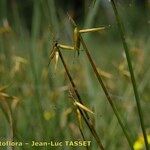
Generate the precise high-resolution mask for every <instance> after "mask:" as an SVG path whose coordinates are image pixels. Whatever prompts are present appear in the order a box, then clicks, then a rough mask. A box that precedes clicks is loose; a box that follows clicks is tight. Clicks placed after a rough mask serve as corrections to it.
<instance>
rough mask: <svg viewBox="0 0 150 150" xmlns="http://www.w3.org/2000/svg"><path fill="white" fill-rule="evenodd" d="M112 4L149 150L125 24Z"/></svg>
mask: <svg viewBox="0 0 150 150" xmlns="http://www.w3.org/2000/svg"><path fill="white" fill-rule="evenodd" d="M111 4H112V7H113V10H114V13H115V17H116V21H117V24H118V29H119V32H120V36H121V39H122V43H123V47H124V50H125V54H126V59H127V63H128V67H129V71H130V76H131V81H132V86H133V90H134V95H135V100H136V104H137V110H138V115H139V119H140V124H141V128H142V132H143V136H144V142H145V146H146V150H148V149H149V148H148V140H147V136H146V131H145V126H144V119H143V114H142V108H141V104H140V98H139V94H138V90H137V85H136V81H135V76H134V72H133V67H132V63H131V58H130V54H129V48H128V46H127V42H126V37H125V29H124V25H123V23H122V21H121V19H120V17H119V13H118V10H117V7H116V4H115V1H114V0H111Z"/></svg>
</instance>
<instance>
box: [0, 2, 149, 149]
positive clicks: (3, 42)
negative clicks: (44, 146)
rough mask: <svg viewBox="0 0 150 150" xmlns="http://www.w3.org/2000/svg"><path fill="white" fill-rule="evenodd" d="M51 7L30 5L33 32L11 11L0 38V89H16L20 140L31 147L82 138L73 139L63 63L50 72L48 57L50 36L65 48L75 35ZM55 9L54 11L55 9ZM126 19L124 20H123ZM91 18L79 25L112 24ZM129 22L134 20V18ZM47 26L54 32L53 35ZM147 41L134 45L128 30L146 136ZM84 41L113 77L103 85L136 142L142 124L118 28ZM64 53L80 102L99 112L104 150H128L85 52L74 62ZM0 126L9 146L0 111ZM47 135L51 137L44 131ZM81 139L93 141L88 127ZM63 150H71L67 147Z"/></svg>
mask: <svg viewBox="0 0 150 150" xmlns="http://www.w3.org/2000/svg"><path fill="white" fill-rule="evenodd" d="M3 2H4V1H3ZM50 3H51V2H49V3H48V2H47V1H39V2H38V3H37V2H36V1H35V2H34V3H33V7H34V9H33V17H32V28H31V33H28V31H27V30H26V28H25V27H24V24H23V22H22V21H21V18H20V17H19V12H17V10H16V9H14V11H13V15H12V16H13V18H12V20H13V21H10V22H11V23H10V24H9V25H10V27H11V31H9V32H6V33H0V86H3V85H8V84H9V83H12V84H11V85H10V87H9V88H8V89H6V91H7V93H9V95H12V96H16V97H18V98H19V102H18V104H17V105H16V108H15V109H13V108H14V107H13V105H14V104H13V103H12V101H10V106H11V109H12V113H13V120H14V122H15V123H14V124H15V130H14V131H15V134H14V135H15V136H14V139H15V140H20V141H22V140H23V141H27V142H28V141H32V140H33V139H34V140H44V139H45V140H47V139H49V140H52V139H57V140H66V139H67V140H68V139H77V138H81V135H80V133H79V132H76V131H78V128H77V122H76V119H75V116H74V114H73V112H71V111H67V110H68V109H69V108H71V107H72V105H71V102H70V100H69V97H68V91H67V88H68V87H70V85H69V82H68V79H67V76H66V75H65V72H64V69H63V67H62V65H61V63H58V68H57V70H54V68H53V65H51V66H50V68H48V67H47V64H48V61H49V60H48V54H49V51H50V48H51V43H52V37H51V33H50V31H49V30H54V33H57V32H58V31H59V33H57V34H58V35H61V36H60V37H59V39H60V41H66V42H68V43H69V42H70V40H68V38H66V34H67V35H69V36H70V33H71V31H70V30H69V29H70V28H68V27H69V26H70V24H69V23H68V20H67V17H66V16H63V15H62V16H63V17H64V18H59V17H58V18H57V15H60V14H57V15H56V13H57V12H56V10H57V7H56V8H55V7H51V6H52V5H54V6H55V4H54V1H53V2H52V4H50ZM96 3H97V2H96ZM96 3H95V5H96ZM16 5H17V4H16ZM97 5H98V4H97ZM97 5H96V7H97ZM1 8H6V7H5V3H1ZM51 8H54V10H52V9H51ZM93 9H94V8H93ZM120 9H121V10H123V11H125V10H124V9H123V7H122V6H120ZM130 9H131V8H130ZM1 11H2V12H3V13H2V14H3V16H1V22H0V27H5V26H4V25H3V19H6V18H7V15H6V14H7V13H6V11H7V9H3V10H2V9H1ZM90 11H91V12H90V13H93V14H90V16H94V15H96V14H98V13H99V11H98V9H96V10H95V11H97V13H96V12H95V11H93V12H92V10H90ZM123 15H124V14H123V13H122V17H123ZM90 16H89V17H87V18H90V19H88V20H87V21H86V22H85V23H82V24H84V25H85V26H86V25H87V26H88V27H91V25H92V26H99V25H101V24H106V25H108V21H106V20H105V19H104V18H103V19H102V20H100V21H98V23H96V22H95V19H94V17H93V19H92V17H90ZM97 17H100V18H101V17H102V14H99V15H96V18H97ZM125 19H130V16H129V17H128V18H125ZM8 23H9V20H8ZM86 23H87V24H86ZM100 23H101V24H100ZM129 23H130V22H129ZM64 24H65V25H64ZM109 24H110V23H109ZM49 26H50V27H51V29H49ZM126 27H127V30H128V28H129V29H130V25H128V24H126ZM62 28H64V30H65V32H66V31H67V33H65V35H64V31H62ZM144 35H145V33H144V31H143V34H142V33H141V34H140V35H139V36H137V37H136V38H134V37H135V36H134V35H133V34H132V30H130V33H129V36H128V43H129V46H130V50H131V54H132V58H133V62H132V63H133V67H134V70H135V75H136V79H137V83H138V89H139V91H140V95H141V104H142V108H143V111H144V112H143V114H144V120H145V124H146V129H147V131H148V132H149V124H150V119H149V113H150V106H149V97H150V94H149V90H150V84H149V82H148V81H149V79H150V78H149V74H150V67H149V66H150V64H149V55H150V52H149V48H150V46H149V44H148V43H149V39H148V38H147V39H146V40H145V36H144ZM85 39H86V40H85V41H86V42H87V45H88V47H89V49H90V50H91V54H92V56H93V58H94V59H95V61H96V63H97V65H98V67H99V69H101V70H103V71H105V72H108V73H109V74H111V77H110V78H108V77H105V76H103V80H104V82H105V84H106V86H107V88H108V89H109V92H110V94H111V96H112V98H113V99H114V102H115V104H116V106H117V107H118V109H119V111H120V113H121V115H122V116H123V118H124V119H125V120H124V121H125V122H126V125H127V128H128V130H129V131H130V133H131V135H132V139H133V141H135V140H136V139H137V138H138V136H139V135H140V134H141V133H140V124H139V123H138V118H137V115H136V105H135V101H134V95H133V92H132V88H131V86H130V79H129V76H128V69H127V64H126V61H125V57H124V53H123V48H122V46H121V42H120V40H119V38H118V31H117V29H116V27H115V24H114V23H111V27H110V29H108V30H106V31H105V32H103V33H95V34H94V35H89V36H88V37H85ZM63 54H64V56H65V59H66V61H67V63H68V66H69V69H70V70H71V72H72V76H73V78H74V81H75V83H76V84H77V87H78V90H79V91H80V94H81V96H82V98H83V100H84V101H85V102H86V104H87V105H88V106H89V107H90V108H91V109H94V111H95V124H96V128H97V131H98V132H99V134H100V136H101V138H102V139H103V143H104V145H105V147H106V149H111V150H116V149H119V150H121V149H123V150H124V149H128V145H127V142H126V140H125V138H124V136H123V133H122V131H121V129H120V127H119V126H118V122H117V120H116V118H115V116H114V115H113V112H112V110H111V108H110V106H109V105H108V103H107V101H106V100H105V95H104V94H103V92H102V91H101V92H100V91H99V85H98V83H97V81H96V79H95V75H94V74H93V72H92V69H91V67H90V66H89V64H88V61H87V59H86V58H85V57H84V55H85V54H84V53H83V52H81V54H80V58H78V57H75V58H74V54H73V53H69V54H68V52H63ZM52 63H53V62H52ZM66 112H68V113H66ZM41 120H42V121H41ZM43 120H44V121H43ZM0 122H2V123H1V124H0V137H1V139H0V140H5V139H7V138H8V136H7V135H8V134H7V133H8V132H9V130H8V128H7V122H6V120H5V116H4V114H3V112H2V111H0ZM42 124H44V125H43V126H44V127H43V128H42V127H41V126H42ZM43 129H44V131H45V132H46V133H47V134H45V133H44V132H43ZM42 133H43V135H42ZM84 133H85V136H86V137H89V140H93V139H92V137H91V135H90V133H89V132H88V130H87V129H86V128H85V129H84ZM96 148H97V147H96V143H95V142H94V141H93V142H92V146H91V149H96ZM4 149H5V148H4ZM25 149H26V147H25ZM35 149H38V148H37V147H36V148H35ZM39 149H41V148H39ZM64 149H70V147H69V148H68V147H65V148H64ZM77 149H79V148H77ZM81 149H82V148H81Z"/></svg>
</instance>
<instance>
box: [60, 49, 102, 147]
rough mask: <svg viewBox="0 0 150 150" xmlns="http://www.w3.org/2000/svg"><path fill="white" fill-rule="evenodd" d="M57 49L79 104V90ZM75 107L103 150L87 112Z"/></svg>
mask: <svg viewBox="0 0 150 150" xmlns="http://www.w3.org/2000/svg"><path fill="white" fill-rule="evenodd" d="M57 51H58V53H59V56H60V59H61V62H62V64H63V66H64V69H65V71H66V74H67V76H68V78H69V81H70V83H71V85H72V88H73V90H74V92H75V94H76V96H77V98H78V100H79V102H80V103H81V104H83V102H82V99H81V97H80V95H79V92H78V90H77V88H76V85H75V83H74V81H73V79H72V77H71V74H70V72H69V70H68V67H67V65H66V63H65V61H64V58H63V55H62V53H61V51H60V50H59V48H58V49H57ZM77 108H78V110H79V112H80V114H81V116H82V117H83V120H84V121H85V123H86V125H87V126H88V128H89V129H90V131H91V133H92V135H93V137H94V138H95V140H96V142H97V144H98V146H99V148H100V149H101V150H104V147H103V145H102V142H101V140H100V138H99V136H98V134H97V132H96V130H95V128H94V126H93V125H92V124H91V122H90V118H89V115H88V114H87V112H86V111H84V110H83V111H82V110H81V108H80V107H79V106H77Z"/></svg>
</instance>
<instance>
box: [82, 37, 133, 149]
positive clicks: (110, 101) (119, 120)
mask: <svg viewBox="0 0 150 150" xmlns="http://www.w3.org/2000/svg"><path fill="white" fill-rule="evenodd" d="M80 39H81V43H82V45H83V48H84V50H85V52H86V55H87V57H88V59H89V62H90V64H91V66H92V68H93V70H94V73H95V74H96V77H97V79H98V81H99V83H100V85H101V87H102V89H103V91H104V93H105V95H106V97H107V100H108V102H109V103H110V105H111V107H112V109H113V111H114V114H115V115H116V117H117V119H118V122H119V124H120V126H121V128H122V130H123V132H124V134H125V136H126V139H127V141H128V143H129V146H130V148H131V149H132V150H133V144H132V142H131V140H130V137H129V135H128V132H127V131H126V128H125V126H124V124H123V121H122V119H121V117H120V115H119V112H118V110H117V108H116V107H115V105H114V103H113V101H112V99H111V97H110V95H109V93H108V91H107V88H106V87H105V84H104V82H103V80H102V78H101V76H100V75H99V73H98V70H97V68H96V65H95V63H94V62H93V60H92V58H91V55H90V53H89V51H88V48H87V46H86V44H85V42H84V41H83V38H82V37H81V36H80Z"/></svg>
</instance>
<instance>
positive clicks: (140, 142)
mask: <svg viewBox="0 0 150 150" xmlns="http://www.w3.org/2000/svg"><path fill="white" fill-rule="evenodd" d="M147 139H148V144H149V145H150V134H148V135H147ZM144 146H145V145H144V138H143V136H139V137H138V139H137V140H136V141H135V143H134V145H133V147H134V150H143V149H144Z"/></svg>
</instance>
